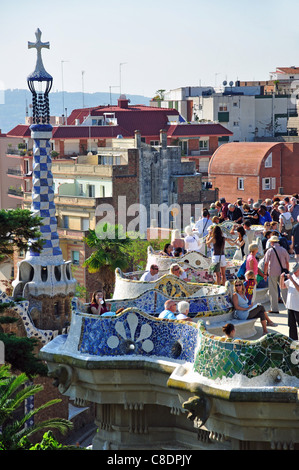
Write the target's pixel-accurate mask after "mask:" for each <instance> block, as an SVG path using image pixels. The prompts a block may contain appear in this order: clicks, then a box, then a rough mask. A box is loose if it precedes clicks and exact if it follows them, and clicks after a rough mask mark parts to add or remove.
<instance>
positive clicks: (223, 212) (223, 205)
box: [220, 197, 229, 222]
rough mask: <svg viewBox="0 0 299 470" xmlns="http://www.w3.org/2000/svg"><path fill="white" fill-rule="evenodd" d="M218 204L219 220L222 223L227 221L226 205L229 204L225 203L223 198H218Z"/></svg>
mask: <svg viewBox="0 0 299 470" xmlns="http://www.w3.org/2000/svg"><path fill="white" fill-rule="evenodd" d="M220 204H221V213H220V220H221V222H224V220H227V219H228V205H229V203H228V202H226V199H225V197H221V198H220Z"/></svg>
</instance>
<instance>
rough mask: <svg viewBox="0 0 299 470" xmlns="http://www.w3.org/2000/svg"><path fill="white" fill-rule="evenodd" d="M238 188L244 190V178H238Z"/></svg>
mask: <svg viewBox="0 0 299 470" xmlns="http://www.w3.org/2000/svg"><path fill="white" fill-rule="evenodd" d="M238 189H239V190H240V191H244V178H238Z"/></svg>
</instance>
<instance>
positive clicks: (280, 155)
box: [209, 142, 299, 201]
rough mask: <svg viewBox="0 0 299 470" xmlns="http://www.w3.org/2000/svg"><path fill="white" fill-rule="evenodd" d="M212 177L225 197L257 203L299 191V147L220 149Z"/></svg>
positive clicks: (266, 145) (212, 163)
mask: <svg viewBox="0 0 299 470" xmlns="http://www.w3.org/2000/svg"><path fill="white" fill-rule="evenodd" d="M209 177H210V178H213V181H214V187H217V188H218V189H219V194H220V196H221V197H226V198H227V200H230V201H235V200H236V199H237V198H243V199H244V200H247V199H248V198H249V197H252V198H253V199H254V200H255V201H257V200H264V199H265V198H272V197H273V196H274V195H275V194H277V193H279V194H293V193H297V192H298V188H299V144H298V143H294V142H279V143H276V142H231V143H228V144H224V145H222V146H221V147H219V148H218V149H217V150H216V151H215V152H214V154H213V156H212V158H211V161H210V165H209Z"/></svg>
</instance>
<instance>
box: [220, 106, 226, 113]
mask: <svg viewBox="0 0 299 470" xmlns="http://www.w3.org/2000/svg"><path fill="white" fill-rule="evenodd" d="M219 111H220V112H221V111H227V105H226V104H221V105H219Z"/></svg>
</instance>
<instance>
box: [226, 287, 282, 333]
mask: <svg viewBox="0 0 299 470" xmlns="http://www.w3.org/2000/svg"><path fill="white" fill-rule="evenodd" d="M232 300H233V305H234V307H235V313H234V317H235V318H236V319H238V320H249V319H252V318H260V320H261V324H262V328H263V333H264V334H267V333H268V330H267V326H277V325H276V324H275V323H273V321H271V320H270V318H269V317H268V315H267V313H266V311H265V308H264V307H263V305H261V304H256V305H254V306H252V307H250V306H249V305H248V299H247V297H246V295H245V286H244V284H243V282H242V281H240V279H236V280H235V283H234V293H233V298H232Z"/></svg>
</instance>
